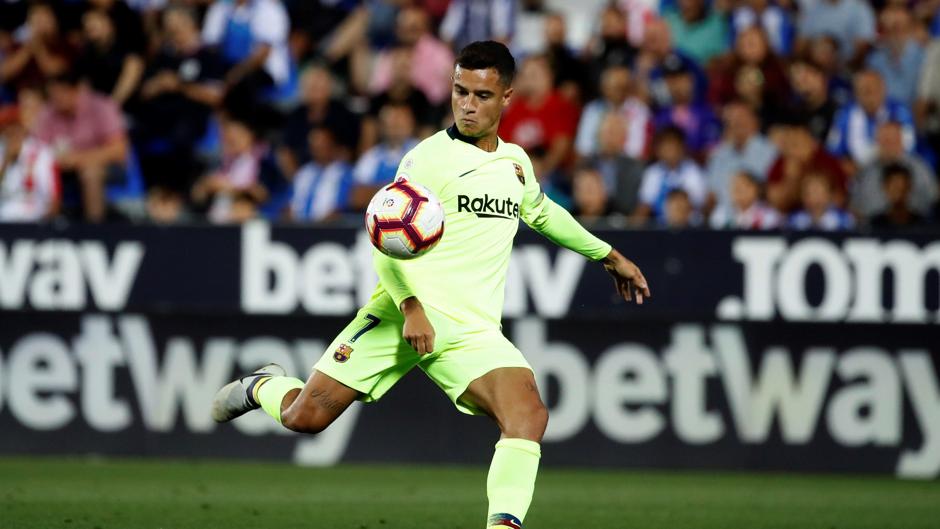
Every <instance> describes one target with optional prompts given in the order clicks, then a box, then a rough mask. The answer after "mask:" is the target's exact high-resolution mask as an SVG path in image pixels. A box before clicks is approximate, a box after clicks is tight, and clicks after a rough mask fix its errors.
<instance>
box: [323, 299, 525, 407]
mask: <svg viewBox="0 0 940 529" xmlns="http://www.w3.org/2000/svg"><path fill="white" fill-rule="evenodd" d="M425 313H426V314H427V316H428V319H429V320H430V321H431V325H432V326H433V327H434V333H435V338H434V351H433V352H431V353H428V354H426V355H424V356H419V355H418V353H416V352H415V350H414V349H413V348H412V347H411V345H410V344H408V342H406V341H405V340H404V339H403V338H402V325H403V324H404V317H403V316H402V315H401V313H400V312H399V311H398V309H397V308H396V307H395V306H394V303H393V302H392V301H391V300H390V299H389V298H388V296H383V297H382V298H381V299H379V300H373V301H371V302H370V303H369V304H367V305H366V306H364V307H363V308H362V309H360V310H359V312H358V313H357V314H356V317H355V318H354V319H353V320H352V321H351V322H350V323H349V325H347V326H346V328H345V329H343V330H342V332H340V333H339V335H337V337H336V339H334V340H333V343H331V344H330V345H329V347H327V349H326V351H325V352H324V353H323V356H322V357H321V358H320V360H319V361H318V362H317V363H316V365H314V366H313V367H314V369H316V370H317V371H320V372H321V373H324V374H326V375H329V376H330V377H331V378H333V379H335V380H337V381H339V382H342V383H343V384H345V385H347V386H349V387H351V388H353V389H355V390H357V391H359V392H360V393H362V397H361V398H360V400H362V401H364V402H372V401H376V400H378V399H380V398H381V397H382V395H384V394H385V392H387V391H388V390H389V389H391V388H392V386H394V385H395V383H396V382H398V381H399V380H400V379H401V377H403V376H405V374H407V373H408V372H409V371H411V369H412V368H413V367H415V366H418V367H419V368H421V370H422V371H424V372H425V373H426V374H427V375H428V377H430V378H431V380H433V381H434V383H436V384H437V385H438V386H439V387H440V388H441V389H442V390H444V393H446V394H447V396H448V397H450V400H451V402H453V403H454V406H456V407H457V409H458V410H460V411H462V412H463V413H467V414H470V415H483V412H482V411H481V410H479V409H477V408H475V407H474V406H473V405H471V404H469V403H465V402H462V401H461V400H460V396H461V395H463V393H464V392H465V391H466V389H467V386H469V385H470V383H471V382H473V381H474V380H476V379H477V378H480V377H481V376H483V375H485V374H486V373H488V372H490V371H492V370H494V369H497V368H502V367H524V368H527V369H532V368H531V367H530V366H529V363H528V362H527V361H526V359H525V357H523V356H522V353H521V352H520V351H519V349H517V348H516V346H514V345H513V344H512V342H510V341H509V340H508V339H507V338H506V337H505V336H503V334H502V332H501V331H500V330H499V329H496V328H493V329H486V330H477V329H472V330H471V329H465V328H462V327H460V326H459V325H458V324H457V323H456V322H454V321H453V320H451V319H450V318H448V317H446V316H444V315H443V314H441V313H440V312H438V311H436V310H434V309H433V308H430V307H427V306H425Z"/></svg>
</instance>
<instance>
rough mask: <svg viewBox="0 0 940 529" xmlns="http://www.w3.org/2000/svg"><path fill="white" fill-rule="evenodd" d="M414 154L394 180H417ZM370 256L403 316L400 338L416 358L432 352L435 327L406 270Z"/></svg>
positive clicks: (381, 256) (377, 255)
mask: <svg viewBox="0 0 940 529" xmlns="http://www.w3.org/2000/svg"><path fill="white" fill-rule="evenodd" d="M419 147H420V144H419ZM417 155H418V147H415V148H414V149H412V150H411V151H410V152H409V153H408V154H406V155H405V156H404V158H402V162H401V165H399V167H398V172H397V173H396V175H397V176H396V177H395V178H396V179H397V178H405V179H406V180H416V179H415V178H413V177H412V174H411V173H414V172H415V169H416V168H415V158H416V157H417ZM417 169H418V170H420V169H421V167H417ZM373 256H374V257H373V264H374V266H375V271H376V273H377V274H378V276H379V283H381V284H382V287H383V288H385V291H386V292H387V293H388V295H389V296H391V298H392V301H394V302H395V306H396V307H398V310H400V311H401V313H402V315H403V316H404V317H405V323H404V325H403V326H402V338H404V339H405V341H406V342H408V343H409V344H411V346H412V347H414V349H415V351H417V353H418V354H419V355H423V354H426V353H430V352H432V351H433V350H434V327H433V326H432V325H431V322H430V320H428V317H427V314H425V312H424V306H423V305H422V304H421V300H419V299H418V296H417V294H416V292H415V289H414V288H413V287H412V283H411V281H410V279H409V277H408V275H407V273H406V270H405V267H403V266H402V263H401V261H399V260H397V259H393V258H391V257H389V256H387V255H385V254H383V253H382V252H379V251H378V250H375V251H374V253H373Z"/></svg>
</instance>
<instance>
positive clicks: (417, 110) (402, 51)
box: [359, 46, 453, 152]
mask: <svg viewBox="0 0 940 529" xmlns="http://www.w3.org/2000/svg"><path fill="white" fill-rule="evenodd" d="M389 56H390V57H391V61H392V69H391V72H392V79H391V84H390V85H389V87H388V89H387V90H385V91H384V92H380V93H378V94H376V95H374V96H372V97H371V98H370V99H369V110H368V111H367V112H366V114H365V115H364V116H363V117H362V134H361V135H360V137H359V151H360V152H365V151H367V150H368V149H370V148H372V147H373V146H374V145H375V144H376V143H377V142H378V141H379V112H380V111H381V109H382V108H384V107H385V106H386V105H388V104H390V103H394V104H405V105H408V107H409V108H410V109H411V115H412V116H413V117H414V119H415V120H416V122H417V124H418V132H417V136H418V137H420V138H425V137H427V136H430V135H431V134H433V133H434V132H436V131H437V129H439V128H440V126H441V121H442V119H443V108H444V107H443V105H432V104H431V103H430V102H429V101H428V98H427V97H425V95H424V93H423V92H422V91H420V90H418V89H417V88H415V86H414V85H413V84H412V83H411V76H410V75H409V72H411V63H412V61H413V58H414V52H413V51H412V50H411V49H410V48H407V47H404V46H402V47H398V48H395V49H393V50H391V51H390V52H389ZM450 68H451V69H453V66H452V65H451V67H450Z"/></svg>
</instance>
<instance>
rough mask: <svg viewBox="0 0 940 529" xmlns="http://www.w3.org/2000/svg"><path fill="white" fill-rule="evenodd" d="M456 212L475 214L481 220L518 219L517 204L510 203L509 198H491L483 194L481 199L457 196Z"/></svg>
mask: <svg viewBox="0 0 940 529" xmlns="http://www.w3.org/2000/svg"><path fill="white" fill-rule="evenodd" d="M457 211H462V212H466V213H476V214H477V217H480V218H483V219H518V218H519V204H517V203H515V202H513V201H512V199H511V198H504V199H502V200H500V199H498V198H491V197H490V196H489V195H487V194H484V195H483V197H482V198H481V197H477V198H470V197H468V196H467V195H457Z"/></svg>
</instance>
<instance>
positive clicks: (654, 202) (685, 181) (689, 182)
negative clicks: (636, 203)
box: [640, 160, 708, 220]
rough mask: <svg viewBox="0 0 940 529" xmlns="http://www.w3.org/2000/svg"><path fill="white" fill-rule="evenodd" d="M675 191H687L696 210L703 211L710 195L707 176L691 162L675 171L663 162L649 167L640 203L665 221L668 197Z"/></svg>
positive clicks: (682, 164) (645, 175)
mask: <svg viewBox="0 0 940 529" xmlns="http://www.w3.org/2000/svg"><path fill="white" fill-rule="evenodd" d="M674 189H681V190H683V191H685V192H686V193H687V194H688V195H689V201H690V202H692V205H693V206H695V209H701V207H702V206H703V205H704V204H705V197H706V195H707V194H708V187H707V185H706V183H705V176H704V175H703V174H702V170H701V169H700V168H699V166H698V165H697V164H696V163H695V162H693V161H691V160H685V161H683V162H682V163H680V164H679V167H676V168H675V169H672V168H669V167H666V165H665V164H664V163H662V162H657V163H654V164H653V165H651V166H649V167H647V168H646V172H644V173H643V182H642V183H641V184H640V202H641V203H643V204H646V205H647V206H649V207H650V209H652V210H653V215H654V217H655V218H656V219H657V220H663V218H664V214H665V211H664V210H665V207H664V206H665V204H666V197H667V196H668V195H669V192H670V191H672V190H674Z"/></svg>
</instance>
